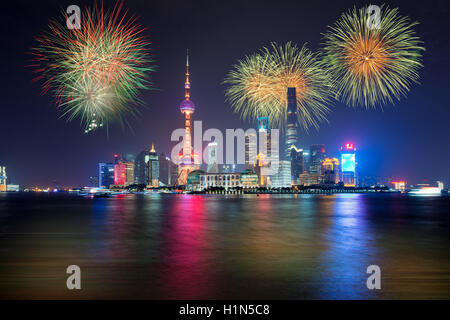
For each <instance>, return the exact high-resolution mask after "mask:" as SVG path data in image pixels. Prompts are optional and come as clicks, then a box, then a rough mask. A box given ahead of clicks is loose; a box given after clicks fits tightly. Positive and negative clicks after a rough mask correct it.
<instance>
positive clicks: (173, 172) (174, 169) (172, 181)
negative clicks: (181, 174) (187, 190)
mask: <svg viewBox="0 0 450 320" xmlns="http://www.w3.org/2000/svg"><path fill="white" fill-rule="evenodd" d="M167 159H168V160H169V186H175V185H177V182H178V181H177V180H178V165H177V164H175V163H174V162H173V161H172V160H170V158H167Z"/></svg>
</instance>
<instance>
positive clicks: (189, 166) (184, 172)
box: [177, 51, 198, 185]
mask: <svg viewBox="0 0 450 320" xmlns="http://www.w3.org/2000/svg"><path fill="white" fill-rule="evenodd" d="M190 90H191V83H190V81H189V51H188V54H187V58H186V81H185V83H184V100H183V101H182V102H181V104H180V111H181V113H183V114H184V128H185V134H184V146H183V151H182V153H181V161H180V164H179V166H178V173H179V174H178V182H177V184H179V185H185V184H186V181H187V176H188V174H189V172H191V171H194V170H197V169H198V165H197V164H196V161H195V159H194V153H193V152H192V122H191V115H192V114H193V113H194V111H195V105H194V103H193V102H192V101H191V100H190V98H191V93H190Z"/></svg>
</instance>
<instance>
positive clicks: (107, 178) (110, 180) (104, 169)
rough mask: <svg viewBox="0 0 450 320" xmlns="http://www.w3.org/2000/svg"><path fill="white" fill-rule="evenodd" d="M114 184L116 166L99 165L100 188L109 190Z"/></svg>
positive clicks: (110, 164)
mask: <svg viewBox="0 0 450 320" xmlns="http://www.w3.org/2000/svg"><path fill="white" fill-rule="evenodd" d="M113 184H114V164H113V163H103V162H101V163H99V164H98V186H99V187H100V188H109V187H110V186H111V185H113Z"/></svg>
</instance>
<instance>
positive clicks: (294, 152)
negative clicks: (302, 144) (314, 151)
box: [291, 146, 304, 184]
mask: <svg viewBox="0 0 450 320" xmlns="http://www.w3.org/2000/svg"><path fill="white" fill-rule="evenodd" d="M303 171H304V163H303V149H297V148H296V147H294V146H293V147H292V148H291V182H292V184H298V182H299V176H300V175H301V174H302V173H303Z"/></svg>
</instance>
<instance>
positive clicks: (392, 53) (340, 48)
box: [322, 6, 425, 108]
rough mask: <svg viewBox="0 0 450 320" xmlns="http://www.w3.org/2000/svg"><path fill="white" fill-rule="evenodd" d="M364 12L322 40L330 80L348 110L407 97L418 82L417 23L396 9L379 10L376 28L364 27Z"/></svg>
mask: <svg viewBox="0 0 450 320" xmlns="http://www.w3.org/2000/svg"><path fill="white" fill-rule="evenodd" d="M367 19H368V15H367V12H366V8H362V9H356V8H353V10H350V11H348V12H346V13H344V14H342V16H341V18H340V19H339V20H338V21H337V22H336V23H335V24H334V25H333V26H329V30H328V32H327V33H326V34H325V35H324V48H323V49H322V57H323V63H324V67H325V68H326V69H327V70H328V71H329V72H330V74H331V75H332V77H333V83H334V86H335V90H336V93H337V98H338V99H341V100H342V101H343V102H345V103H346V104H348V105H351V106H356V105H362V106H364V107H365V108H370V107H376V106H377V105H383V104H386V103H388V102H390V103H393V102H394V99H397V100H400V98H401V96H406V94H407V92H408V91H409V89H410V86H411V84H412V83H417V82H418V80H419V73H418V70H419V69H420V68H421V67H422V64H421V57H422V51H423V50H425V49H424V48H423V47H421V46H420V45H421V41H420V39H419V37H417V36H416V33H415V31H414V29H413V27H414V26H415V25H417V22H410V19H409V18H407V17H403V16H400V15H399V13H398V9H389V8H387V7H384V6H382V7H381V21H380V22H381V24H380V27H379V28H378V29H377V28H371V27H370V26H369V25H368V23H367Z"/></svg>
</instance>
